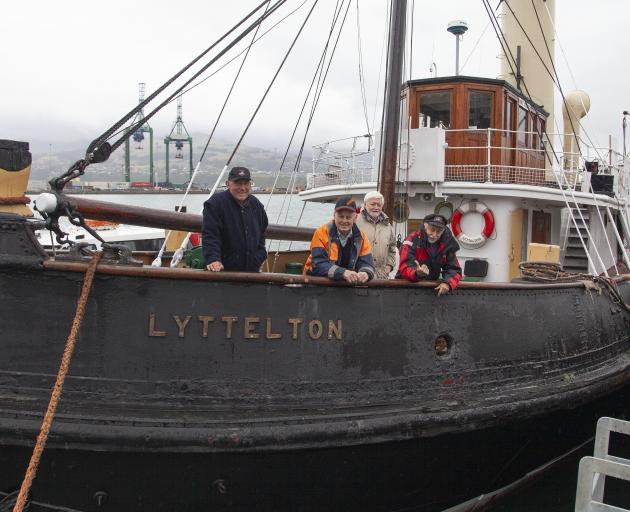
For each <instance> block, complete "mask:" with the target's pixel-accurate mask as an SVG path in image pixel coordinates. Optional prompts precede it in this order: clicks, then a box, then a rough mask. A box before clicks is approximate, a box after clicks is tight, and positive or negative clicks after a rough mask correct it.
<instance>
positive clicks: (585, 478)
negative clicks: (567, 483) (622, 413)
mask: <svg viewBox="0 0 630 512" xmlns="http://www.w3.org/2000/svg"><path fill="white" fill-rule="evenodd" d="M611 432H617V433H620V434H625V435H630V422H629V421H624V420H618V419H615V418H606V417H604V418H600V419H599V421H598V422H597V433H596V434H595V451H594V453H593V457H583V458H582V460H581V461H580V469H579V471H578V484H577V492H576V495H575V512H630V511H629V510H628V509H625V508H619V507H615V506H613V505H607V504H605V503H603V500H604V486H605V485H606V477H607V476H612V477H614V478H618V479H620V480H626V481H630V460H628V459H622V458H621V457H615V456H614V455H610V454H609V453H608V444H609V442H610V433H611Z"/></svg>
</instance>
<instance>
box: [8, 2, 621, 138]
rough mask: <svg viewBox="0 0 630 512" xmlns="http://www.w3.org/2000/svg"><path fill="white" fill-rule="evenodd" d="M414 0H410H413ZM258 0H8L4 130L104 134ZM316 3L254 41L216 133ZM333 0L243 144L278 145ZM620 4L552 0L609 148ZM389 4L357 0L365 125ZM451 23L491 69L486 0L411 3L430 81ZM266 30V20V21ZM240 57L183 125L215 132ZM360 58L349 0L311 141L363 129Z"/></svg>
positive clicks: (236, 129) (239, 122)
mask: <svg viewBox="0 0 630 512" xmlns="http://www.w3.org/2000/svg"><path fill="white" fill-rule="evenodd" d="M302 2H303V0H290V1H289V2H287V4H288V5H287V6H285V7H283V8H282V11H281V12H282V13H284V14H287V13H288V12H289V11H290V10H292V9H294V8H296V7H298V6H299V5H301V4H302ZM408 2H409V4H410V5H411V2H412V0H408ZM256 3H258V2H255V1H252V0H232V1H212V2H210V1H205V0H204V1H201V0H199V1H186V0H182V1H180V2H172V1H165V0H152V1H151V2H130V1H121V0H110V1H109V2H105V3H97V2H89V1H88V2H76V1H71V0H55V1H54V2H50V1H44V0H21V1H20V2H16V1H11V2H4V3H3V5H2V15H1V16H2V18H1V19H2V29H0V65H1V67H2V75H1V80H0V84H1V85H0V91H1V92H2V94H0V138H7V139H18V140H26V141H31V142H35V143H36V144H37V145H38V147H40V148H41V147H46V146H47V145H48V144H52V145H53V146H54V147H56V146H57V145H59V146H62V145H63V143H64V142H66V143H67V142H69V141H78V140H88V139H92V138H94V137H96V136H97V135H99V134H100V133H101V132H102V131H104V130H105V129H106V128H108V127H109V126H110V125H111V124H112V123H113V122H115V121H116V120H118V119H119V118H120V117H121V116H122V114H123V113H125V112H126V111H127V110H129V109H130V108H131V107H133V106H134V105H135V104H136V103H137V97H138V82H146V84H147V92H148V93H150V92H152V91H153V90H155V88H156V87H158V86H159V85H160V84H161V83H162V82H164V81H165V80H166V79H167V78H169V77H170V76H171V75H172V74H173V73H174V72H176V71H177V70H179V69H180V68H181V67H183V65H184V64H186V63H187V62H188V61H189V60H191V59H192V58H193V57H194V56H196V55H197V54H198V53H199V52H200V51H202V50H203V49H205V48H206V47H208V46H209V45H210V44H211V43H212V42H213V41H214V40H215V39H217V38H218V37H219V36H220V35H221V34H222V33H223V32H224V31H226V30H227V29H228V28H229V27H230V26H232V25H233V24H234V23H235V22H236V21H238V20H239V19H240V18H241V17H242V16H243V15H244V14H245V13H246V12H247V11H248V10H249V9H251V8H252V7H253V6H254V5H255V4H256ZM312 3H313V0H307V1H306V3H305V4H304V5H303V6H302V7H301V8H300V9H299V10H298V11H297V12H296V13H295V14H293V15H292V16H291V17H290V18H288V19H287V21H285V22H283V23H282V24H281V25H279V26H278V27H277V28H276V29H274V30H273V32H271V33H270V34H268V35H267V36H265V37H264V38H263V39H262V40H261V41H260V42H259V43H257V44H256V45H255V46H254V48H253V49H252V51H251V53H250V55H249V57H248V60H247V62H246V64H245V68H244V71H243V75H242V78H241V80H240V82H239V84H237V87H236V89H235V92H234V95H233V99H232V100H231V102H230V103H229V104H228V107H227V110H226V113H225V115H224V117H223V119H222V121H221V123H220V125H219V130H220V135H221V137H222V138H224V139H225V138H227V139H228V140H229V139H230V138H233V139H235V138H237V136H238V134H240V132H241V130H242V129H243V128H244V126H245V124H246V122H247V119H248V117H249V115H250V114H251V112H252V110H253V108H254V106H255V105H256V104H257V103H258V101H259V100H260V98H261V96H262V94H263V92H264V88H265V87H266V85H267V84H268V82H269V80H270V79H271V77H272V75H273V73H274V72H275V70H276V68H277V66H278V65H279V63H280V61H281V60H282V57H283V55H284V52H285V51H286V49H287V48H288V46H289V44H290V41H291V40H292V39H293V37H294V36H295V34H296V33H297V31H298V29H299V26H300V24H301V23H302V21H303V20H304V18H305V17H306V15H307V13H308V11H309V9H310V8H311V6H312ZM335 3H336V2H334V1H332V0H320V1H319V3H318V4H317V6H316V7H315V10H314V11H313V14H312V17H311V19H310V20H309V23H308V24H307V26H306V28H305V29H304V32H303V34H302V36H301V38H300V40H299V41H298V44H297V45H296V47H295V49H294V50H293V53H292V54H291V56H290V58H289V60H288V61H287V64H286V66H285V68H284V69H283V71H282V73H281V75H280V76H279V78H278V80H277V83H276V87H275V89H274V90H273V91H272V93H271V94H270V96H269V98H268V100H267V102H266V103H265V105H264V107H263V108H262V109H261V111H260V114H259V115H258V117H257V119H256V120H255V122H254V123H253V125H252V128H251V131H250V133H249V135H248V136H247V139H246V143H248V144H250V145H261V146H264V147H267V148H270V149H274V148H277V149H279V150H280V149H284V147H285V145H286V143H287V141H288V138H289V135H290V133H291V131H292V129H293V125H294V123H295V121H296V119H297V115H298V112H299V109H300V107H301V105H302V102H303V101H304V97H305V94H306V91H307V89H308V85H309V83H310V80H311V78H312V76H313V72H314V70H315V67H316V65H317V61H318V59H319V56H320V53H321V51H322V48H323V44H324V42H325V38H326V36H327V32H328V27H329V25H330V20H331V17H332V13H333V9H334V7H335ZM492 3H493V5H496V3H497V2H496V0H493V2H492ZM626 8H627V0H599V1H598V2H593V1H592V0H558V1H557V12H556V20H557V29H558V32H559V38H560V43H561V44H562V46H563V48H564V51H565V53H566V56H567V58H568V61H569V65H570V69H571V71H572V73H573V76H574V78H575V82H576V83H575V84H574V83H573V79H572V78H571V76H570V74H569V72H568V70H567V66H566V64H565V63H564V60H563V57H562V52H560V51H559V49H558V50H557V51H556V56H557V61H558V66H559V70H560V73H561V80H562V83H563V86H564V88H565V90H566V91H570V90H573V89H574V88H575V87H576V85H577V88H580V89H584V90H585V91H587V92H588V93H589V95H590V97H591V103H592V107H591V113H590V114H589V115H588V117H587V119H586V120H585V127H586V129H587V130H588V132H589V134H590V135H591V136H592V137H593V138H595V140H596V141H597V142H598V143H599V144H602V145H605V144H607V141H608V135H609V134H612V135H613V136H615V137H616V138H617V140H618V142H619V144H621V138H622V137H621V112H622V111H623V110H626V109H628V110H630V98H629V97H628V92H627V91H628V78H629V75H630V72H629V71H628V65H627V62H628V58H629V57H630V44H629V43H628V37H627V34H626V31H627V28H626V27H625V20H626V18H627V17H626V16H625V12H626V10H625V9H626ZM386 10H387V1H386V0H359V18H360V30H361V37H362V51H363V66H364V69H365V87H366V94H367V110H368V119H369V123H370V125H372V124H373V122H374V120H375V119H376V121H377V122H378V109H376V110H375V105H376V104H377V103H378V102H377V101H376V94H377V91H378V94H379V96H380V95H381V94H382V85H381V86H379V81H378V78H379V72H380V75H381V79H382V72H383V71H381V62H382V59H381V56H382V53H383V43H384V30H385V21H386ZM274 19H275V20H278V19H279V16H275V17H274ZM453 19H463V20H466V21H467V22H468V25H469V31H468V33H467V34H466V35H465V37H464V40H463V42H462V46H461V62H462V63H463V62H465V61H467V62H466V64H465V67H464V68H463V70H462V73H463V74H467V75H479V76H485V77H491V78H495V77H497V75H498V74H499V60H498V59H497V55H498V53H499V47H498V44H497V42H496V38H495V36H494V33H493V32H492V30H491V29H487V25H488V19H487V15H486V13H485V11H484V9H483V4H482V2H481V0H439V1H435V0H415V16H414V41H413V62H412V73H413V77H414V78H426V77H428V76H429V66H430V64H431V62H435V63H436V64H437V72H438V75H440V76H444V75H451V74H453V72H454V61H455V59H454V47H455V42H454V38H453V36H451V35H450V34H448V33H447V32H446V26H447V24H448V22H449V21H451V20H453ZM269 26H270V23H267V24H265V26H264V28H263V29H262V30H265V29H266V28H268V27H269ZM484 29H487V30H486V31H485V34H483V36H482V33H483V32H484ZM248 40H249V38H248ZM477 43H478V45H477V46H476V49H475V50H474V52H472V50H473V47H474V46H475V45H476V44H477ZM238 48H239V50H240V49H242V48H243V45H240V46H239V47H238ZM471 52H472V55H471ZM234 54H235V52H232V54H231V55H234ZM469 55H470V58H469ZM240 61H241V58H238V59H236V60H235V61H234V63H233V64H231V65H229V66H227V67H226V68H225V69H223V70H222V71H221V72H219V73H218V74H216V75H215V76H214V77H212V78H210V79H209V80H207V81H206V82H205V83H204V84H202V85H201V86H199V87H197V88H196V89H195V90H194V91H191V92H190V93H189V94H187V95H186V96H185V97H184V100H183V110H184V116H183V117H184V122H185V124H186V126H187V128H188V130H189V131H191V132H194V133H200V134H201V133H204V134H208V133H209V131H210V128H211V126H212V124H213V123H214V120H215V119H216V116H217V113H218V111H219V109H220V107H221V105H222V103H223V100H224V98H225V95H226V93H227V90H228V87H229V86H230V84H231V83H232V80H233V77H234V74H235V73H236V70H237V68H238V64H239V63H240ZM358 67H359V64H358V51H357V5H356V0H352V4H351V7H350V9H349V11H348V16H347V20H346V24H345V27H344V29H343V32H342V36H341V39H340V43H339V47H338V49H337V52H336V54H335V58H334V61H333V64H332V66H331V69H330V72H329V75H328V80H327V82H326V85H325V87H324V91H323V94H322V97H321V100H320V105H319V108H318V111H317V113H316V115H315V118H314V120H313V126H312V128H311V135H310V137H309V139H308V141H309V144H313V143H318V142H323V141H325V140H329V139H335V138H341V137H346V136H351V135H355V134H362V133H365V132H366V130H367V128H366V122H365V115H364V111H363V107H362V101H361V94H360V84H359V79H358ZM175 118H176V107H175V103H173V104H172V105H170V106H168V107H166V108H165V109H164V110H163V111H162V112H161V113H159V114H158V115H157V116H156V118H155V119H154V120H152V121H151V124H152V126H153V127H154V128H155V130H156V132H157V135H158V140H161V139H162V137H163V136H165V135H166V134H167V132H168V131H170V128H171V126H172V124H173V122H174V121H175ZM370 129H373V126H370Z"/></svg>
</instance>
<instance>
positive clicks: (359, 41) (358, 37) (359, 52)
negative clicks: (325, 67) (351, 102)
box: [357, 0, 370, 135]
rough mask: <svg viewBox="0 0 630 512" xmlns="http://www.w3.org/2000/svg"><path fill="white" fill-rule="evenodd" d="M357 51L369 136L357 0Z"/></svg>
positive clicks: (362, 99) (362, 98) (368, 126)
mask: <svg viewBox="0 0 630 512" xmlns="http://www.w3.org/2000/svg"><path fill="white" fill-rule="evenodd" d="M357 49H358V54H359V84H360V85H361V103H362V106H363V115H364V116H365V126H366V127H367V133H368V135H369V134H370V121H369V120H368V111H367V100H366V98H365V78H364V76H363V51H362V49H361V16H360V14H359V0H357Z"/></svg>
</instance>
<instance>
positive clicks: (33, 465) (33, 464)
mask: <svg viewBox="0 0 630 512" xmlns="http://www.w3.org/2000/svg"><path fill="white" fill-rule="evenodd" d="M102 256H103V252H102V251H98V252H96V253H94V256H93V257H92V260H91V261H90V264H89V265H88V268H87V271H86V272H85V280H84V281H83V288H82V290H81V296H80V297H79V300H78V302H77V310H76V313H75V315H74V320H73V322H72V327H71V328H70V334H69V335H68V339H67V340H66V348H65V349H64V351H63V356H62V358H61V365H60V366H59V372H58V373H57V380H56V381H55V385H54V387H53V390H52V393H51V395H50V402H49V403H48V410H47V411H46V415H45V416H44V421H43V422H42V427H41V429H40V431H39V435H38V436H37V442H36V443H35V448H34V449H33V455H31V460H30V462H29V464H28V468H27V470H26V474H25V475H24V481H23V482H22V486H21V487H20V494H19V495H18V499H17V502H16V503H15V508H14V509H13V512H23V510H24V506H25V505H26V503H27V499H28V495H29V492H30V490H31V486H32V485H33V480H35V474H36V473H37V467H38V466H39V461H40V459H41V456H42V453H43V452H44V447H45V445H46V440H47V439H48V434H49V433H50V427H51V425H52V421H53V417H54V415H55V411H56V409H57V404H58V403H59V399H60V398H61V389H62V388H63V383H64V381H65V380H66V375H67V374H68V370H69V368H70V360H71V359H72V353H73V352H74V346H75V343H76V339H77V335H78V334H79V329H80V328H81V322H82V321H83V314H84V312H85V305H86V303H87V300H88V297H89V295H90V289H91V288H92V281H93V280H94V274H95V273H96V266H97V265H98V262H99V260H100V259H101V257H102Z"/></svg>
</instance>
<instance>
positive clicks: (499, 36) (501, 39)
mask: <svg viewBox="0 0 630 512" xmlns="http://www.w3.org/2000/svg"><path fill="white" fill-rule="evenodd" d="M482 3H483V6H484V8H485V10H486V13H487V14H488V18H489V19H490V21H491V23H492V28H493V30H494V32H495V34H496V36H497V39H498V40H499V44H500V45H501V49H502V50H503V53H504V55H505V57H506V59H507V63H508V65H509V66H510V70H511V71H512V74H513V75H514V76H515V77H516V76H517V73H516V71H515V69H514V65H515V64H516V59H515V58H514V54H513V53H512V51H511V50H510V47H509V45H508V44H507V39H506V38H505V35H504V34H503V31H502V30H501V27H500V26H499V22H498V20H497V19H496V17H495V16H494V14H493V13H492V7H491V6H490V2H489V0H482ZM504 43H505V46H504ZM510 57H511V58H512V60H511V61H510ZM513 63H514V65H513ZM521 81H522V83H523V87H524V88H525V92H526V94H527V97H528V98H529V100H530V101H533V100H532V99H531V94H530V92H529V89H528V88H527V84H526V82H525V79H524V78H522V79H521ZM544 134H545V137H546V139H547V140H549V134H548V133H547V130H546V129H545V130H544ZM551 152H552V153H553V156H554V158H555V160H556V163H558V165H560V159H559V158H558V155H557V154H556V151H555V149H554V147H553V144H551ZM545 155H546V156H547V158H548V160H549V163H550V164H552V165H553V161H552V160H551V156H550V155H549V154H548V153H547V152H546V151H545ZM552 174H553V176H554V178H555V179H556V181H557V182H558V187H559V189H560V193H561V194H562V197H563V199H564V201H565V203H566V205H567V207H568V208H569V216H570V218H571V220H572V221H573V225H574V226H575V228H576V231H577V235H578V237H579V239H580V242H581V244H582V248H583V249H584V253H585V254H586V257H587V259H588V262H589V265H590V267H591V268H592V269H593V270H595V264H594V263H593V260H592V258H591V255H590V252H589V250H588V247H587V245H586V242H585V241H584V238H583V237H582V234H581V232H580V228H579V226H578V224H577V221H576V219H575V217H574V215H573V211H572V208H571V207H570V205H569V201H568V199H567V197H566V194H565V191H564V188H563V184H562V182H561V179H560V178H558V176H557V175H556V173H555V172H552ZM561 176H562V178H564V180H565V181H566V176H565V175H564V173H563V172H561ZM567 185H569V183H568V181H567ZM568 188H569V190H570V191H571V196H572V198H573V201H574V203H575V205H576V209H577V212H578V214H579V215H580V218H581V220H582V222H583V225H584V226H585V229H586V231H587V233H588V234H589V236H590V232H589V229H588V227H586V221H585V220H584V217H583V215H582V211H581V210H580V208H579V204H578V202H577V199H576V198H575V195H574V193H573V190H572V189H571V187H570V186H569V187H568ZM593 248H594V250H595V254H596V255H597V258H598V260H599V263H600V265H601V266H602V268H603V270H604V273H605V274H606V276H608V273H607V271H606V266H605V265H604V262H603V260H602V259H601V256H600V255H599V251H598V250H597V247H595V246H594V247H593Z"/></svg>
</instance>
